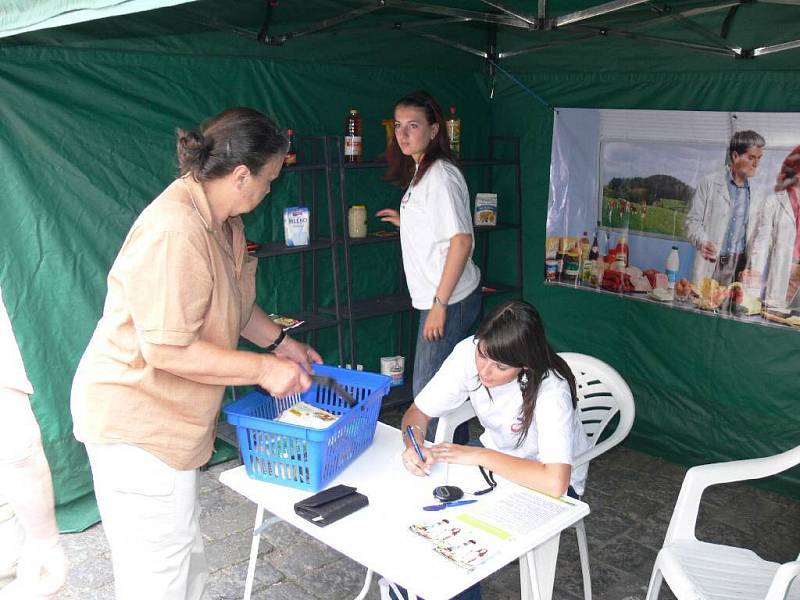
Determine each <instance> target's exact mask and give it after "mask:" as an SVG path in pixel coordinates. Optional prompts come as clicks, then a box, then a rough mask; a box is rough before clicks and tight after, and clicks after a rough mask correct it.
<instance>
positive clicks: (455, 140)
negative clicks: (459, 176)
mask: <svg viewBox="0 0 800 600" xmlns="http://www.w3.org/2000/svg"><path fill="white" fill-rule="evenodd" d="M445 125H446V126H447V139H448V140H449V141H450V150H452V152H453V156H455V157H456V158H461V119H459V118H458V117H457V116H456V107H455V106H451V107H450V116H449V117H448V119H447V120H446V121H445Z"/></svg>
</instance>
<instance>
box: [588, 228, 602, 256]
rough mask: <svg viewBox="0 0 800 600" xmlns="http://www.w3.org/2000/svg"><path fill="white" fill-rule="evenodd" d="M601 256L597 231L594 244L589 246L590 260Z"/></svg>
mask: <svg viewBox="0 0 800 600" xmlns="http://www.w3.org/2000/svg"><path fill="white" fill-rule="evenodd" d="M599 257H600V246H598V245H597V231H596V230H595V232H594V239H593V240H592V245H591V246H590V247H589V260H592V261H594V260H597V259H598V258H599Z"/></svg>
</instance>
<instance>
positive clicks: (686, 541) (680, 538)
mask: <svg viewBox="0 0 800 600" xmlns="http://www.w3.org/2000/svg"><path fill="white" fill-rule="evenodd" d="M797 464H800V446H797V447H795V448H792V449H791V450H787V451H786V452H783V453H782V454H776V455H775V456H769V457H766V458H754V459H750V460H737V461H733V462H725V463H717V464H711V465H701V466H699V467H693V468H691V469H689V471H688V472H687V473H686V477H685V478H684V480H683V485H682V486H681V491H680V494H678V500H677V502H676V503H675V510H674V511H673V512H672V518H671V519H670V521H669V528H668V529H667V535H666V537H665V538H664V546H663V547H662V548H661V550H660V551H659V553H658V556H657V557H656V562H655V565H654V566H653V574H652V576H651V577H650V586H649V588H648V589H647V600H657V599H658V594H659V592H660V590H661V584H662V581H663V580H666V582H667V584H668V585H669V587H670V589H671V590H672V592H673V593H674V594H675V596H676V597H677V598H678V599H679V600H722V599H725V600H727V599H729V598H737V599H740V600H756V599H757V600H784V598H791V599H798V598H800V582H799V583H798V585H795V586H794V588H793V589H792V591H791V593H789V594H788V595H787V593H788V592H789V588H790V586H791V585H792V581H793V580H794V579H795V578H796V577H798V576H799V575H800V556H798V557H797V560H794V561H791V562H788V563H784V564H782V565H781V564H778V563H774V562H769V561H766V560H763V559H762V558H760V557H759V556H758V555H757V554H756V553H755V552H753V551H751V550H747V549H746V548H736V547H733V546H723V545H721V544H710V543H707V542H701V541H699V540H698V539H697V537H696V536H695V525H696V523H697V513H698V510H699V508H700V497H701V496H702V495H703V492H704V491H705V489H706V488H707V487H708V486H711V485H716V484H720V483H730V482H734V481H746V480H748V479H761V478H763V477H769V476H770V475H775V474H776V473H780V472H781V471H785V470H787V469H789V468H791V467H793V466H795V465H797Z"/></svg>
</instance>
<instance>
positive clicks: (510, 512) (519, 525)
mask: <svg viewBox="0 0 800 600" xmlns="http://www.w3.org/2000/svg"><path fill="white" fill-rule="evenodd" d="M492 500H493V501H492V502H478V503H477V504H476V505H475V508H474V509H473V510H471V511H470V512H469V514H468V515H464V517H463V520H464V521H466V522H467V523H469V524H470V525H472V526H473V527H481V528H483V529H486V530H490V531H494V532H495V535H498V536H501V537H502V536H505V537H506V538H511V537H516V536H519V535H525V534H528V533H530V532H531V531H533V530H534V529H536V528H537V527H539V526H540V525H541V524H542V523H543V522H544V521H548V520H550V519H551V518H553V517H555V516H556V515H558V514H560V513H562V512H564V511H567V510H569V509H570V507H571V506H572V504H571V503H570V502H569V501H567V500H562V499H561V498H553V497H551V496H545V495H544V494H540V493H538V492H531V491H527V490H514V491H511V492H509V493H506V494H504V495H502V496H500V497H497V498H492Z"/></svg>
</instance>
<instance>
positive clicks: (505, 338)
mask: <svg viewBox="0 0 800 600" xmlns="http://www.w3.org/2000/svg"><path fill="white" fill-rule="evenodd" d="M467 397H469V399H470V401H471V402H472V406H473V408H474V409H475V413H476V414H477V416H478V420H479V421H480V422H481V425H483V427H484V428H485V431H484V433H483V435H481V438H480V441H481V443H482V444H483V447H476V446H461V445H457V444H450V443H444V444H437V445H435V446H433V447H430V448H426V447H423V446H422V437H423V436H422V434H421V432H423V431H425V427H426V426H427V423H428V420H429V419H430V418H431V417H438V416H441V415H442V414H444V413H446V412H449V411H451V410H453V409H455V408H457V407H458V406H460V405H461V404H462V403H463V402H465V400H466V398H467ZM576 402H577V395H576V391H575V378H574V377H573V375H572V372H571V371H570V369H569V366H567V364H566V362H564V360H563V359H562V358H561V357H559V356H558V355H557V354H556V353H555V351H554V350H553V349H552V348H551V347H550V344H549V343H548V342H547V338H546V337H545V333H544V326H543V325H542V321H541V318H540V317H539V313H538V312H537V311H536V309H535V308H534V307H533V306H531V305H530V304H528V303H527V302H523V301H520V300H514V301H511V302H506V303H504V304H501V305H500V306H498V307H497V308H495V309H494V310H493V311H492V313H491V314H490V315H489V316H488V317H486V319H484V321H483V322H482V323H481V324H480V326H479V327H478V331H477V333H476V334H475V336H474V337H469V338H467V339H465V340H463V341H461V342H460V343H459V344H458V345H456V347H455V348H454V350H453V352H452V353H451V354H450V356H448V357H447V359H446V360H445V361H444V364H442V367H441V369H439V371H438V372H437V373H436V375H434V377H433V378H432V379H431V381H430V382H429V383H428V385H426V386H425V388H424V389H423V390H422V391H421V392H420V393H419V395H417V396H416V398H415V400H414V403H413V404H412V405H411V406H410V407H409V409H408V410H407V411H406V413H405V415H404V416H403V422H402V427H403V431H406V426H408V425H411V427H412V430H414V431H415V432H416V435H415V437H416V438H417V441H418V442H419V445H420V448H421V449H422V452H423V454H424V456H425V462H424V463H423V462H422V461H421V460H420V459H419V457H418V456H417V455H416V452H415V451H414V449H413V447H412V446H411V441H410V440H409V439H407V436H406V438H405V439H404V442H405V445H406V450H405V451H404V453H403V463H404V464H405V466H406V469H408V470H409V471H410V472H411V473H414V474H415V475H424V474H425V473H426V472H428V471H429V470H430V465H431V464H433V463H435V462H446V463H458V464H467V465H479V466H481V467H484V468H485V469H489V470H491V471H493V472H494V473H497V474H498V475H500V476H502V477H504V478H505V479H508V480H510V481H514V482H516V483H518V484H520V485H523V486H525V487H529V488H533V489H537V490H540V491H542V492H545V493H547V494H550V495H553V496H561V495H563V494H565V493H568V494H569V495H571V496H574V497H578V496H580V495H581V494H583V491H584V487H585V483H586V475H587V471H588V465H584V466H581V467H578V468H577V469H573V468H572V463H573V461H574V457H575V456H576V455H578V454H579V453H581V452H583V451H584V450H586V449H588V448H589V441H588V439H587V437H586V434H585V433H584V431H583V426H582V425H581V423H580V420H579V419H578V415H577V412H576V410H575V407H576Z"/></svg>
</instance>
